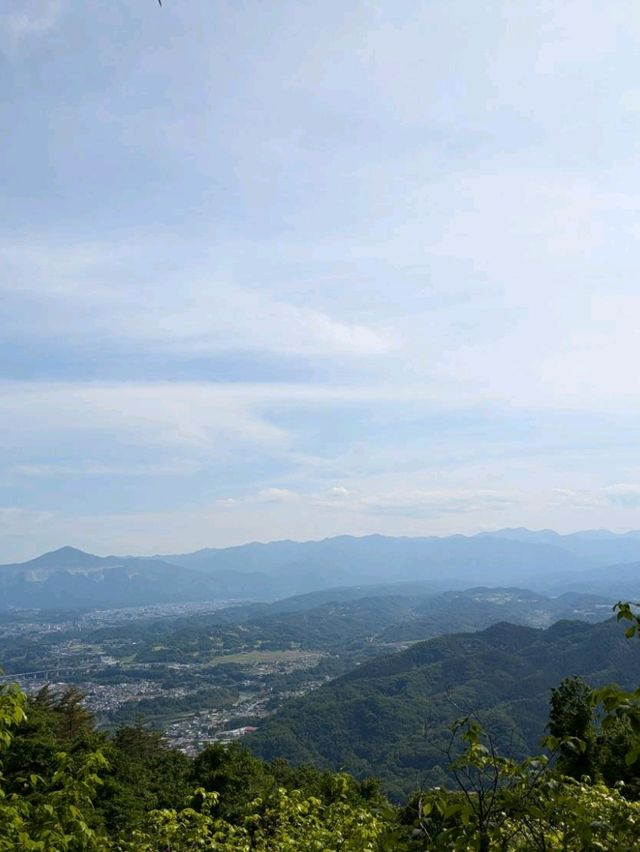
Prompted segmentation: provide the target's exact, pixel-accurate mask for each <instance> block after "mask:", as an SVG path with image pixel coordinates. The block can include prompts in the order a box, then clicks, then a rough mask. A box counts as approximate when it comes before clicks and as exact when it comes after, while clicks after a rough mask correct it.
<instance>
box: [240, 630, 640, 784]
mask: <svg viewBox="0 0 640 852" xmlns="http://www.w3.org/2000/svg"><path fill="white" fill-rule="evenodd" d="M572 674H575V675H582V676H583V677H584V678H585V679H586V680H587V681H588V682H589V683H590V684H591V685H592V686H597V685H601V684H605V683H608V682H610V681H616V682H619V683H621V684H622V685H625V686H631V685H634V684H635V683H637V682H638V680H640V655H639V654H638V653H637V649H636V648H635V647H633V646H631V645H630V643H629V642H628V641H626V640H625V638H624V633H623V632H622V631H621V630H620V627H619V625H617V624H616V623H615V622H613V621H607V622H604V623H600V624H595V625H588V624H584V623H581V622H568V621H563V622H559V623H557V624H555V625H553V626H552V627H550V628H548V629H547V630H538V629H534V628H530V627H522V626H516V625H513V624H509V623H505V622H503V623H499V624H496V625H494V626H492V627H490V628H488V629H486V630H484V631H483V632H481V633H474V634H458V635H452V636H443V637H440V638H437V639H433V640H429V641H426V642H420V643H418V644H416V645H413V646H412V647H411V648H409V649H408V650H406V651H403V652H400V653H396V654H391V655H385V656H382V657H378V658H376V659H373V660H371V661H369V662H367V663H364V664H362V665H360V666H358V667H357V668H355V669H354V670H353V671H351V672H349V673H348V674H346V675H344V676H342V677H340V678H338V679H337V680H335V681H333V682H331V683H329V684H327V685H325V686H323V687H321V688H320V689H318V690H316V691H314V692H312V693H310V694H309V695H306V696H304V697H303V698H300V699H298V700H296V701H292V702H289V703H288V704H287V705H286V706H285V707H284V708H282V710H280V711H279V712H278V713H277V714H275V715H274V716H272V717H271V718H270V719H268V720H267V721H266V722H265V723H264V724H263V725H262V727H261V728H260V729H259V731H258V732H256V733H255V734H252V735H251V736H250V737H249V738H248V740H247V741H248V743H249V745H250V747H251V748H252V749H253V750H254V752H256V753H257V754H259V755H261V756H262V757H265V758H269V759H271V758H274V757H276V756H283V757H285V758H287V759H288V760H291V761H292V762H294V763H312V764H313V765H315V766H318V767H321V768H326V769H334V770H337V769H344V770H346V771H349V772H352V773H354V774H355V775H356V776H359V777H365V776H368V775H374V776H376V777H379V778H381V779H382V781H383V783H384V785H385V788H386V789H387V791H388V792H389V794H390V795H392V796H393V797H395V798H400V797H402V796H403V795H406V794H407V793H409V792H410V791H411V790H412V789H416V788H417V787H426V786H432V785H434V784H439V783H446V782H447V775H446V771H445V768H446V766H447V758H446V755H445V749H446V746H447V743H448V740H449V726H450V724H451V722H452V721H453V720H454V719H456V718H458V717H460V716H463V715H465V714H467V713H469V712H473V711H477V712H478V714H479V716H480V719H481V721H482V722H483V724H484V725H485V726H486V728H487V729H489V730H490V731H491V732H493V734H494V735H495V737H496V740H497V742H498V744H499V746H500V747H501V749H502V750H504V751H507V752H508V753H511V754H513V755H514V756H516V757H517V756H522V755H525V754H531V753H535V752H536V751H537V750H538V749H539V741H540V738H541V737H542V735H543V734H544V727H545V723H546V720H547V717H548V709H549V690H550V688H551V687H553V686H555V685H557V684H558V683H559V682H560V681H561V680H562V679H563V678H564V677H566V676H568V675H572Z"/></svg>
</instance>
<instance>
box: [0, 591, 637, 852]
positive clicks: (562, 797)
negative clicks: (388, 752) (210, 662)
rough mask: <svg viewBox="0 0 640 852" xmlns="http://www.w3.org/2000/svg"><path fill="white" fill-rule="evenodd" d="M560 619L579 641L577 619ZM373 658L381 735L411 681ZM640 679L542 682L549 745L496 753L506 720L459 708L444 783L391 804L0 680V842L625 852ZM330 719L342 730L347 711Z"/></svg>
mask: <svg viewBox="0 0 640 852" xmlns="http://www.w3.org/2000/svg"><path fill="white" fill-rule="evenodd" d="M620 606H621V609H620V610H619V612H622V613H623V615H622V616H621V618H627V616H626V615H625V614H624V613H627V614H629V615H630V620H631V621H632V626H633V625H635V626H638V625H640V621H639V616H638V613H637V612H636V611H635V609H634V608H631V607H629V608H625V606H626V605H620ZM634 619H635V620H634ZM627 620H629V619H627ZM557 629H558V630H559V631H560V633H561V635H563V636H565V637H568V640H569V642H568V644H569V646H570V647H571V648H572V649H573V651H572V653H575V646H576V642H577V638H578V634H577V633H576V628H575V626H574V627H571V628H568V627H567V626H566V625H565V626H564V627H560V628H557ZM583 629H587V628H583ZM607 630H608V628H607ZM636 633H637V631H636V632H634V634H633V636H630V637H629V638H633V637H634V636H635V635H636ZM518 635H519V636H520V639H521V640H522V645H521V647H522V648H526V649H527V651H528V652H530V649H531V645H530V644H529V645H527V643H526V642H524V639H523V637H522V634H518ZM493 636H494V639H495V641H494V651H495V646H496V643H497V644H499V643H504V642H505V641H507V640H510V639H512V638H513V634H512V633H511V632H510V628H509V626H508V625H498V629H497V630H494V632H493ZM603 637H604V639H605V640H606V641H605V642H604V643H603V642H602V640H603ZM478 638H479V637H476V639H475V641H476V642H478ZM467 639H468V637H467ZM609 639H610V637H609V633H608V632H605V633H602V632H601V633H600V634H599V640H600V642H601V644H604V645H605V648H604V652H605V653H609V652H610V650H611V648H612V647H614V646H615V645H614V643H613V640H611V641H609ZM469 641H470V640H469ZM623 641H624V640H623ZM625 644H626V645H628V643H625ZM467 647H468V646H467ZM441 650H442V644H436V645H433V644H431V643H428V646H427V647H426V649H425V647H423V648H421V649H419V650H418V651H414V649H412V651H413V654H410V655H409V659H413V660H415V659H416V658H418V659H423V655H424V654H425V653H426V654H427V656H429V655H431V659H432V661H433V660H434V659H436V660H437V662H438V664H440V663H441V662H442V659H443V657H442V656H440V658H439V659H438V653H439V652H440V651H441ZM421 655H422V656H421ZM500 659H503V660H504V658H500ZM405 661H406V659H405ZM401 662H402V661H401ZM458 665H459V666H460V667H462V666H463V662H462V661H461V660H459V661H458ZM473 665H474V664H473V663H471V666H472V667H473ZM371 667H372V668H373V669H374V670H377V671H379V672H380V671H382V672H383V673H386V674H387V675H388V676H390V677H391V678H393V679H392V680H390V681H388V682H387V685H388V686H390V685H393V686H394V687H396V691H395V692H394V691H393V690H389V692H388V693H387V694H385V695H381V694H380V693H379V692H378V693H371V694H370V695H369V696H368V698H369V703H368V704H366V705H365V704H361V705H360V706H361V711H362V720H361V725H362V729H363V730H364V731H366V733H367V735H369V736H371V737H372V738H374V739H375V738H376V737H382V736H384V734H385V731H386V732H387V735H388V733H389V728H388V724H389V719H390V717H389V716H388V715H386V714H387V712H388V709H389V707H390V706H392V703H393V701H394V700H396V701H397V697H398V695H399V694H401V690H404V692H405V693H406V692H408V693H409V694H410V695H412V696H414V697H416V696H417V695H418V692H417V691H416V683H414V682H413V681H412V679H411V676H410V673H408V672H407V669H406V667H403V665H402V664H401V665H400V666H398V656H397V655H396V656H395V657H391V658H387V659H386V660H382V661H377V662H375V663H372V664H371ZM434 671H435V669H432V670H431V674H432V676H433V673H434ZM468 671H469V669H468V668H467V673H468ZM479 671H480V670H478V672H479ZM454 672H455V673H456V674H459V671H458V670H457V668H456V666H454ZM478 672H477V673H478ZM521 673H522V670H521ZM360 674H361V673H360V672H357V673H355V674H354V676H353V677H351V678H349V679H346V681H347V683H348V684H349V685H350V686H351V687H353V686H354V685H357V684H358V682H359V679H360V677H359V676H360ZM397 678H399V680H397ZM498 680H499V676H498ZM496 682H497V681H493V685H494V687H495V683H496ZM639 692H640V691H639V690H633V689H626V690H625V689H624V688H623V687H621V686H619V685H616V684H613V685H608V686H606V687H600V688H599V689H596V690H593V691H592V690H591V688H590V687H588V686H587V685H586V683H585V682H584V681H582V680H581V679H580V678H578V677H569V678H565V679H564V680H563V681H561V682H560V683H559V685H557V686H556V687H555V688H554V689H553V690H552V693H551V708H550V719H549V732H550V735H549V737H548V738H547V741H546V742H547V746H548V748H549V749H550V751H551V754H550V755H547V756H538V757H524V758H522V759H519V758H518V759H516V758H514V757H513V756H510V757H505V756H504V754H503V753H502V752H501V749H500V741H501V738H502V734H501V733H500V732H498V735H495V734H494V733H493V731H491V730H488V729H484V728H483V726H482V725H481V724H480V722H479V719H478V717H477V715H475V714H471V715H467V716H465V717H464V718H462V719H457V720H456V721H455V722H453V724H452V725H450V727H449V730H448V735H447V740H446V741H445V742H444V743H443V750H442V754H441V756H440V760H441V762H442V765H443V766H444V767H445V768H446V771H447V773H448V775H447V776H446V777H447V778H448V779H449V782H450V783H449V789H445V788H444V787H430V788H429V789H426V790H424V791H422V792H420V793H416V794H415V795H413V796H412V798H411V800H410V801H409V802H408V804H407V805H406V806H405V807H404V808H403V809H402V810H399V809H397V808H395V807H393V806H391V805H390V804H389V803H388V802H387V801H386V800H385V798H384V796H383V795H382V794H381V792H380V787H379V785H378V783H377V782H376V781H373V780H372V779H370V778H369V779H364V780H362V781H357V780H356V779H354V778H353V777H351V776H349V775H346V774H344V773H334V772H330V771H323V770H319V769H314V768H312V767H310V766H300V767H296V766H290V765H289V764H287V763H286V762H285V761H283V760H282V759H277V760H274V761H273V762H272V763H266V762H265V761H263V760H261V759H260V758H258V757H256V756H255V755H254V754H252V753H250V752H248V751H247V750H246V749H245V748H243V747H242V746H241V745H240V744H237V743H235V744H233V745H230V746H222V745H216V746H212V747H209V748H208V749H205V751H203V752H202V753H201V754H200V755H198V757H197V758H196V759H195V760H191V759H189V758H187V757H185V756H184V755H182V754H180V753H179V752H177V751H175V750H174V749H171V748H169V747H168V746H167V744H166V742H165V741H164V739H163V737H162V735H161V734H160V733H158V732H157V731H153V730H149V729H148V728H146V727H145V726H144V725H143V724H142V723H141V722H137V723H136V724H134V725H132V726H128V727H122V728H120V729H118V730H117V731H116V732H115V733H114V734H113V735H109V736H108V735H106V734H102V733H100V732H98V731H96V729H95V726H94V723H93V719H92V718H91V715H90V714H89V713H87V711H86V709H85V708H84V706H83V704H82V697H81V696H80V694H79V693H77V692H76V691H74V690H69V691H67V692H65V693H63V694H62V695H54V694H52V693H51V692H50V691H49V690H43V691H41V692H40V693H39V694H38V695H37V696H35V697H34V698H32V699H29V700H28V699H27V698H26V696H25V695H24V694H23V693H22V692H21V691H20V690H19V689H18V688H17V687H8V686H2V687H0V852H9V850H25V852H192V850H205V851H206V850H212V852H298V850H305V852H306V850H309V852H314V850H315V852H333V850H336V852H337V851H338V850H341V852H410V850H415V852H424V851H425V850H432V849H433V850H443V852H447V850H450V852H476V850H477V851H478V852H489V850H493V849H496V850H501V852H531V850H534V852H535V850H540V852H549V850H611V852H614V850H617V852H626V850H632V849H637V848H639V842H638V837H640V802H638V801H635V800H634V796H635V795H636V792H637V789H636V787H634V784H635V779H636V776H635V774H634V773H635V769H636V764H637V763H638V762H639V761H638V756H639V755H640V721H639V719H640V716H639V713H638V711H639V707H640V694H639ZM452 706H455V705H452ZM332 722H333V725H334V730H335V731H336V733H337V734H339V733H340V725H341V723H342V720H341V719H340V718H335V719H333V720H332ZM423 731H424V735H425V736H427V735H428V734H429V723H428V720H424V723H423ZM418 740H419V738H418ZM418 745H419V742H418ZM585 768H587V769H588V770H589V771H588V772H585V771H584V770H585Z"/></svg>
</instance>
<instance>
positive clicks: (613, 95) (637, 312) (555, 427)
mask: <svg viewBox="0 0 640 852" xmlns="http://www.w3.org/2000/svg"><path fill="white" fill-rule="evenodd" d="M639 42H640V17H638V15H637V6H636V4H634V3H633V2H618V0H614V2H611V3H607V4H604V3H601V2H589V0H580V2H572V0H567V2H563V3H557V2H538V0H530V2H527V3H512V2H507V0H505V2H487V3H477V2H472V0H464V2H456V0H446V2H444V0H442V2H437V1H436V0H431V2H419V0H393V2H386V1H385V2H373V0H370V2H358V0H353V2H350V3H344V2H342V0H341V2H337V0H322V2H313V0H312V2H304V3H301V2H299V0H298V2H292V0H291V2H290V0H278V2H275V0H273V2H272V0H226V2H225V1H224V0H222V2H218V0H190V2H188V3H184V2H178V0H165V2H164V5H163V7H162V8H159V7H158V5H157V3H155V2H153V0H148V2H141V0H136V2H133V0H127V2H124V0H100V2H95V3H91V4H87V3H84V2H80V0H39V1H38V2H36V1H35V0H33V1H32V0H7V2H5V3H4V4H3V6H2V9H1V10H0V97H1V102H2V110H1V121H2V128H1V133H0V185H1V186H2V193H1V194H0V205H1V206H0V313H1V316H2V320H1V322H0V559H2V560H4V561H9V560H12V559H21V558H28V557H30V556H33V555H35V554H36V553H38V552H40V551H42V550H45V549H50V548H54V547H58V546H61V545H63V544H74V545H76V546H79V547H82V548H85V549H88V550H92V551H94V552H98V553H108V552H121V553H123V552H127V553H150V552H171V551H174V552H175V551H178V550H192V549H195V548H198V547H203V546H215V545H227V544H235V543H240V542H243V541H248V540H253V539H259V540H269V539H273V538H283V537H290V538H296V539H305V538H311V537H322V536H325V535H333V534H338V533H353V534H365V533H369V532H382V533H388V534H407V535H413V534H432V533H435V534H445V533H449V532H465V533H473V532H476V531H478V530H482V529H491V528H496V527H503V526H509V525H521V524H522V525H528V526H531V527H545V526H551V527H554V528H556V529H559V530H563V531H568V530H572V529H579V528H585V527H603V526H605V527H609V528H612V529H617V530H623V529H628V528H632V527H640V440H639V439H640V426H639V425H638V424H639V423H640V396H639V393H638V390H639V389H638V377H637V376H638V363H639V362H640V337H639V330H638V328H639V318H640V288H639V286H638V271H639V269H640V264H639V261H640V248H639V245H640V243H639V240H638V237H639V236H640V194H639V189H640V186H639V183H640V171H639V168H638V166H639V145H640V142H639V141H638V140H640V82H639V81H640V58H639V57H640V50H639V47H640V44H639Z"/></svg>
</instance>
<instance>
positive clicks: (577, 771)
mask: <svg viewBox="0 0 640 852" xmlns="http://www.w3.org/2000/svg"><path fill="white" fill-rule="evenodd" d="M591 695H592V689H591V687H590V686H589V685H588V684H586V683H585V682H584V681H583V680H582V678H580V677H575V676H572V677H567V678H565V679H564V680H563V681H561V683H560V684H559V686H557V687H555V688H554V689H552V690H551V701H550V705H551V708H550V714H549V724H548V725H547V727H548V730H549V733H550V734H551V736H552V737H554V738H555V739H556V740H557V741H558V743H559V757H558V768H559V769H560V771H561V772H562V773H563V774H564V775H569V776H570V777H571V778H576V779H577V780H580V779H581V778H582V777H583V776H585V775H589V776H592V775H593V773H594V769H595V766H594V741H595V734H594V728H593V705H592V702H591Z"/></svg>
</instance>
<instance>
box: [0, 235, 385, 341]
mask: <svg viewBox="0 0 640 852" xmlns="http://www.w3.org/2000/svg"><path fill="white" fill-rule="evenodd" d="M149 249H150V247H149V246H145V245H140V246H138V247H135V246H124V245H114V246H100V245H84V246H82V245H79V246H70V247H67V248H63V249H60V248H58V247H56V248H53V247H42V246H40V247H38V246H32V247H30V246H28V245H25V244H21V245H16V244H5V245H4V246H3V255H4V257H5V262H6V271H5V274H4V277H3V278H0V291H2V290H4V291H5V292H6V293H8V294H10V295H11V296H12V298H13V299H14V301H15V304H16V307H15V312H14V313H15V325H16V327H18V328H22V329H23V331H24V332H26V333H30V334H33V335H34V336H36V337H39V336H41V337H45V338H46V337H48V336H49V335H50V332H51V324H52V322H54V321H55V323H56V328H57V330H58V334H59V335H60V336H64V337H65V338H67V339H68V340H70V341H71V342H73V341H74V340H75V341H78V340H79V341H92V342H94V343H95V340H96V336H97V338H98V339H103V340H106V341H115V342H120V343H121V342H122V341H123V340H124V341H129V342H130V343H133V344H136V345H138V346H142V347H144V348H147V349H151V350H158V349H161V350H163V351H165V352H166V351H173V352H174V353H175V352H187V353H191V354H206V353H211V352H224V351H227V352H228V351H231V352H235V351H238V350H257V351H266V352H273V353H286V354H298V355H313V356H316V357H326V356H329V357H335V356H351V357H369V356H381V355H385V354H387V353H389V352H391V351H393V350H394V349H397V348H398V346H399V340H398V339H397V338H396V337H394V335H393V334H392V333H391V332H390V331H389V330H388V329H387V328H386V327H384V324H379V325H378V327H375V328H373V327H367V326H366V325H364V324H362V323H358V322H348V321H345V320H344V319H339V318H336V317H334V316H331V315H330V314H329V313H327V312H326V311H324V310H319V309H316V308H313V307H310V306H308V305H300V304H291V303H287V302H286V301H283V300H282V299H279V298H277V297H275V296H274V295H273V294H270V293H269V292H268V289H267V288H261V287H260V286H259V284H257V285H256V287H254V288H248V287H240V286H238V285H237V284H235V283H234V282H233V281H232V280H229V276H228V275H226V274H223V273H221V272H218V271H215V270H214V271H212V272H210V273H209V274H208V275H207V274H204V273H202V272H197V271H194V270H192V269H191V270H190V269H189V268H188V267H187V268H185V269H184V270H183V271H181V272H180V273H176V272H172V273H170V272H167V273H163V271H162V267H161V266H160V267H159V268H157V269H156V270H155V271H154V273H153V274H152V273H151V272H150V271H149V269H148V268H146V263H145V261H146V260H147V252H148V251H149ZM151 250H152V251H154V249H151ZM143 259H144V261H143ZM141 266H142V268H141ZM132 279H135V281H136V283H135V284H134V283H132ZM23 300H25V301H23ZM26 300H28V302H27V301H26Z"/></svg>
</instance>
